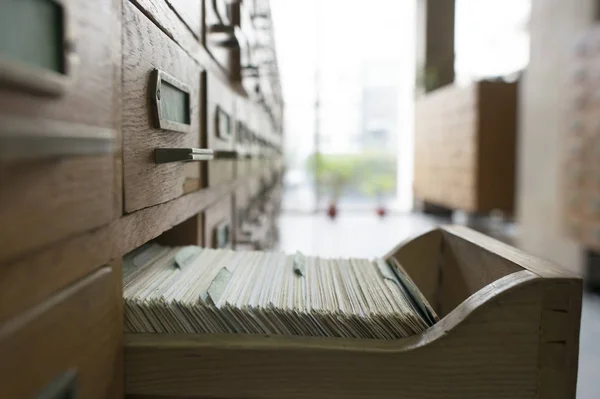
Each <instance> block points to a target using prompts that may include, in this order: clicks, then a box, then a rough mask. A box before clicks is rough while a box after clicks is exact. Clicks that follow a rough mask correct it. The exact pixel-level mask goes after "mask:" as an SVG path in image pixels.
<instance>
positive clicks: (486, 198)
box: [477, 82, 518, 213]
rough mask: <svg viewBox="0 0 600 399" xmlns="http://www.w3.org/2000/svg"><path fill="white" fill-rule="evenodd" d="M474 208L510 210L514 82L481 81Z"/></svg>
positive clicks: (513, 167) (514, 154)
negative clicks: (477, 167) (477, 169)
mask: <svg viewBox="0 0 600 399" xmlns="http://www.w3.org/2000/svg"><path fill="white" fill-rule="evenodd" d="M478 89H479V91H480V93H479V98H480V99H481V103H480V111H479V112H480V116H479V129H480V131H481V134H480V136H479V142H478V145H479V149H478V151H477V156H478V158H477V165H480V167H479V171H478V175H477V190H478V191H477V200H478V209H482V210H487V209H495V208H497V209H502V210H504V211H506V212H508V213H512V212H513V210H514V205H515V195H516V189H515V187H516V173H517V106H518V104H517V96H518V83H513V84H506V83H501V82H481V83H479V85H478Z"/></svg>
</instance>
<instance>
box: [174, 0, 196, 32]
mask: <svg viewBox="0 0 600 399" xmlns="http://www.w3.org/2000/svg"><path fill="white" fill-rule="evenodd" d="M167 3H169V5H170V6H171V7H172V8H173V9H174V10H175V12H176V13H177V15H178V16H179V18H181V19H182V20H183V21H184V22H185V24H186V25H187V27H188V28H189V29H190V30H191V31H192V33H193V34H194V36H196V37H197V38H202V17H203V15H202V14H203V10H202V0H167Z"/></svg>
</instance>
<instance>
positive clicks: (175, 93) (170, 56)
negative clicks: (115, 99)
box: [123, 2, 204, 212]
mask: <svg viewBox="0 0 600 399" xmlns="http://www.w3.org/2000/svg"><path fill="white" fill-rule="evenodd" d="M123 15H124V26H123V28H124V32H123V144H124V145H123V162H124V165H123V168H124V170H123V174H124V186H125V187H124V189H125V190H124V191H125V211H126V212H132V211H135V210H138V209H141V208H145V207H148V206H152V205H155V204H159V203H162V202H166V201H169V200H172V199H174V198H177V197H179V196H181V195H182V194H184V193H187V192H190V191H194V190H197V189H199V188H200V187H201V186H202V184H203V182H202V181H201V177H202V173H203V172H202V169H203V168H204V162H202V161H198V162H196V161H186V160H185V159H186V158H185V157H181V158H178V157H175V158H173V159H167V160H165V159H160V160H159V159H158V158H157V156H158V153H157V151H156V150H161V151H163V150H164V149H179V150H181V151H185V149H190V150H191V149H197V148H199V147H200V143H201V140H200V131H201V128H200V126H201V124H200V107H201V103H200V96H201V90H202V81H203V74H204V72H203V70H202V69H201V68H200V66H198V64H196V62H195V61H194V60H192V59H191V58H190V57H189V56H188V55H187V54H186V53H185V52H184V51H183V50H182V49H181V48H180V47H179V46H178V45H177V44H175V42H173V41H172V40H171V39H170V38H168V37H167V36H166V35H165V34H164V33H163V32H162V31H161V30H160V29H159V28H158V27H156V26H155V25H154V24H153V23H152V21H150V20H149V19H147V18H146V17H145V16H144V15H143V14H142V13H141V12H140V11H139V10H138V9H137V8H135V7H134V6H133V5H132V4H131V3H128V2H126V3H125V4H124V14H123ZM192 158H194V157H193V156H190V157H189V158H188V159H192Z"/></svg>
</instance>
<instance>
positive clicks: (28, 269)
mask: <svg viewBox="0 0 600 399" xmlns="http://www.w3.org/2000/svg"><path fill="white" fill-rule="evenodd" d="M239 183H241V182H239ZM237 184H238V182H233V183H231V184H229V185H222V186H219V187H216V188H211V189H205V190H200V191H196V192H194V193H192V194H188V195H184V196H182V197H180V198H178V199H175V200H173V201H169V202H167V203H164V204H160V205H156V206H154V207H150V208H146V209H143V210H141V211H138V212H135V213H132V214H130V215H126V216H124V217H122V218H120V219H118V220H115V221H113V222H112V223H110V224H108V225H106V226H103V227H101V228H98V229H96V230H94V231H91V232H88V233H84V234H80V235H77V236H73V237H70V238H66V239H62V240H61V241H59V242H57V243H54V244H52V245H48V246H45V247H44V248H42V249H40V250H38V251H32V252H31V253H28V254H27V256H23V257H21V258H17V259H12V260H10V261H5V262H2V263H0V281H2V289H1V290H0V321H4V320H7V319H8V318H10V317H11V316H14V315H16V314H18V313H19V312H22V311H23V310H25V309H27V308H28V307H31V306H34V305H35V304H37V303H39V302H40V301H42V300H43V299H44V298H47V297H48V296H49V295H50V294H52V293H53V292H56V291H58V290H59V289H62V288H64V287H66V286H67V285H68V284H70V283H71V282H73V281H75V280H77V279H79V278H82V277H83V276H85V275H86V274H88V273H90V272H91V271H93V270H94V269H96V268H97V267H98V266H99V265H103V264H107V263H109V262H110V261H111V260H114V259H117V258H121V257H122V256H123V255H124V254H126V253H128V252H130V251H132V250H134V249H135V248H137V247H139V246H141V245H142V244H144V243H146V242H148V241H150V240H152V239H154V238H156V237H158V236H159V235H161V234H162V233H163V232H165V231H167V230H170V229H172V228H173V227H174V226H177V225H179V224H180V223H183V222H184V221H185V220H187V219H189V218H191V217H192V216H194V215H197V214H199V213H200V212H202V211H203V210H204V209H205V208H207V207H208V206H209V205H211V204H214V203H216V202H218V201H219V199H220V198H222V197H224V196H225V195H227V194H228V193H230V192H232V191H233V190H235V187H236V186H237ZM23 287H27V290H24V289H23Z"/></svg>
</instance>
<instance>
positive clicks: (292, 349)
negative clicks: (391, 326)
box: [125, 270, 549, 399]
mask: <svg viewBox="0 0 600 399" xmlns="http://www.w3.org/2000/svg"><path fill="white" fill-rule="evenodd" d="M547 283H549V281H548V280H544V279H541V278H539V277H538V276H536V275H535V274H533V273H531V272H529V271H526V270H524V271H520V272H516V273H513V274H511V275H508V276H506V277H504V278H501V279H499V280H498V281H496V282H495V283H493V284H490V285H488V286H487V287H485V288H484V289H482V290H480V291H479V292H477V293H476V294H475V295H473V296H471V297H469V298H468V299H467V300H465V301H464V302H463V303H462V304H461V305H459V306H458V307H457V308H456V309H455V310H454V311H453V312H451V313H450V314H449V315H447V316H446V317H445V318H444V319H443V320H441V321H440V322H438V323H437V324H436V325H435V326H433V327H431V328H430V329H429V330H427V331H426V332H425V333H423V334H420V335H417V336H414V337H410V338H406V339H401V340H389V341H386V340H357V339H355V340H352V339H337V338H302V337H297V338H294V337H275V336H247V335H214V336H212V335H200V334H198V335H195V334H174V335H158V334H156V335H153V334H143V335H137V334H129V335H126V338H125V370H126V373H125V375H126V382H125V387H126V388H125V390H126V393H127V394H138V395H148V394H154V395H175V396H199V397H220V398H237V397H261V398H280V399H281V398H284V399H292V398H293V399H300V398H306V397H311V398H339V397H346V398H364V399H366V398H373V397H377V398H398V397H410V398H417V397H418V398H428V399H429V398H440V399H441V398H447V397H456V398H458V397H460V398H482V397H500V396H502V397H534V394H535V392H536V389H537V385H538V378H539V377H538V374H539V370H538V365H539V364H538V346H539V341H540V325H541V322H540V319H541V304H542V301H543V300H542V297H543V295H542V294H543V290H544V288H545V287H546V285H547Z"/></svg>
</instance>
